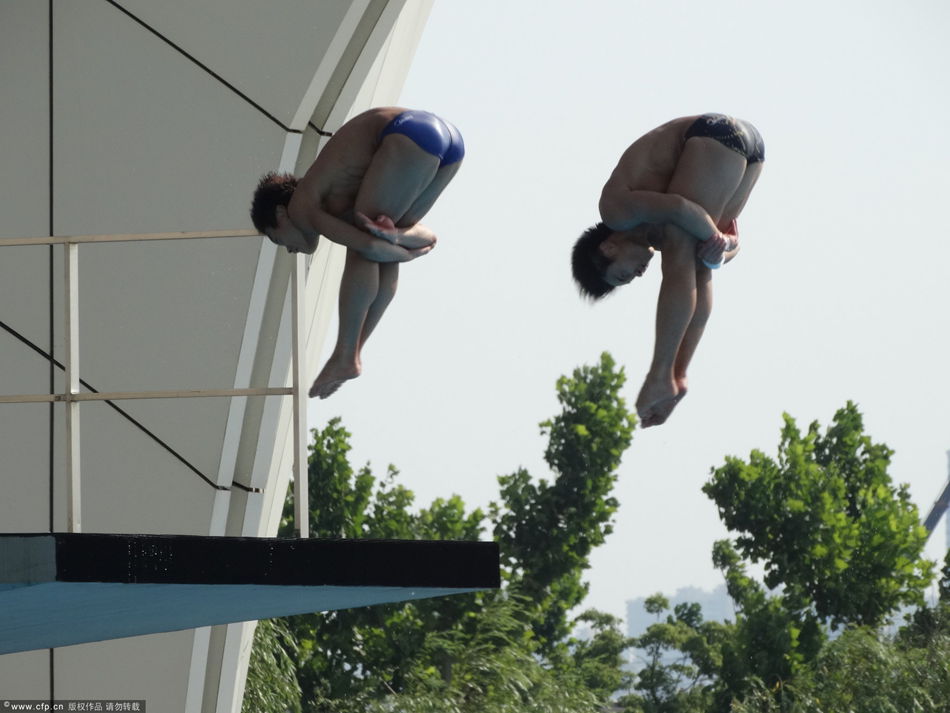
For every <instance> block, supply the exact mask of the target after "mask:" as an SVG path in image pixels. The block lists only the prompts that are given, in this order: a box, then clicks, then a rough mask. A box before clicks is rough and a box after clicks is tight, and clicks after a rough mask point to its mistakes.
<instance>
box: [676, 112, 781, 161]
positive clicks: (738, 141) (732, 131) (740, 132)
mask: <svg viewBox="0 0 950 713" xmlns="http://www.w3.org/2000/svg"><path fill="white" fill-rule="evenodd" d="M694 136H705V137H708V138H710V139H715V140H716V141H718V142H719V143H721V144H722V145H723V146H725V147H726V148H730V149H732V150H733V151H737V152H738V153H740V154H742V155H743V156H745V159H746V161H748V162H749V163H757V162H759V161H764V160H765V142H764V141H763V140H762V135H761V134H760V133H759V130H758V129H756V128H755V127H754V126H752V124H750V123H749V122H748V121H743V120H742V119H735V118H733V117H731V116H726V115H725V114H703V115H702V116H701V117H699V118H698V119H696V121H694V122H693V123H692V124H691V125H690V127H689V128H688V129H687V130H686V138H687V139H691V138H693V137H694Z"/></svg>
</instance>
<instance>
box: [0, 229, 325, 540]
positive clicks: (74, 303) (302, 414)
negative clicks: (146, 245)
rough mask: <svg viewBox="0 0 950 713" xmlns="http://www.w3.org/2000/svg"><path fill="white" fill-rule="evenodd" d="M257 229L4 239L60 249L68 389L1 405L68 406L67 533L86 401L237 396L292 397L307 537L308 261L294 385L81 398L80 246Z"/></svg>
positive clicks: (296, 288) (77, 528)
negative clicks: (305, 373) (305, 368)
mask: <svg viewBox="0 0 950 713" xmlns="http://www.w3.org/2000/svg"><path fill="white" fill-rule="evenodd" d="M255 235H259V233H258V232H257V231H254V230H209V231H199V232H177V233H117V234H111V235H57V236H51V237H31V238H3V239H0V247H4V246H10V245H62V246H63V249H64V264H65V269H64V273H65V298H66V299H65V329H66V332H65V336H66V362H65V365H64V366H65V372H66V389H65V391H64V392H63V393H59V394H17V395H0V403H52V402H64V403H65V404H66V489H67V509H66V524H67V529H68V531H69V532H81V531H82V507H81V506H82V497H81V493H82V488H81V473H80V460H79V455H80V438H79V435H80V412H79V407H80V404H81V403H82V402H83V401H120V400H124V399H189V398H208V397H233V396H292V397H293V430H294V464H293V476H294V524H295V529H296V530H297V533H298V536H299V537H307V535H308V532H309V529H310V527H309V522H308V518H309V509H308V500H309V498H308V495H307V478H306V471H307V441H306V434H307V400H306V398H304V397H303V396H302V393H301V390H302V389H303V388H304V387H305V383H306V382H305V381H304V378H303V365H304V363H305V358H304V357H305V353H304V351H305V347H306V344H305V340H304V338H303V333H304V329H305V324H306V322H305V319H304V317H305V309H306V303H305V300H304V284H305V276H306V263H305V260H306V257H305V256H304V255H302V254H298V255H296V256H294V268H293V270H292V271H291V280H290V290H291V310H292V325H291V329H292V350H291V368H292V371H293V380H292V386H291V387H290V388H287V387H256V388H245V389H191V390H169V391H111V392H98V393H81V392H80V383H79V246H80V245H81V244H84V243H120V242H122V243H124V242H146V241H156V240H203V239H211V238H233V237H251V236H255Z"/></svg>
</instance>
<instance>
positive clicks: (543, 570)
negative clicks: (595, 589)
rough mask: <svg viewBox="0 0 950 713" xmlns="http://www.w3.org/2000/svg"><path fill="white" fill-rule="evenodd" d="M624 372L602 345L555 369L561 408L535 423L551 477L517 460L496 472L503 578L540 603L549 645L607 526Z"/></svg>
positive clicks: (622, 418)
mask: <svg viewBox="0 0 950 713" xmlns="http://www.w3.org/2000/svg"><path fill="white" fill-rule="evenodd" d="M625 378H626V377H625V376H624V374H623V370H622V369H620V370H616V369H615V364H614V361H613V359H612V358H611V357H610V355H609V354H606V353H604V354H603V355H601V358H600V363H599V364H598V365H596V366H584V367H581V368H579V369H576V370H575V371H574V374H573V376H572V377H570V378H568V377H561V378H560V379H559V380H558V382H557V397H558V402H559V403H560V404H561V413H560V414H558V415H557V416H555V417H554V418H553V419H550V420H548V421H545V422H543V423H542V424H541V433H542V434H543V435H547V437H548V446H547V449H546V450H545V453H544V459H545V462H546V463H547V464H548V466H549V467H550V468H551V471H552V472H553V473H554V476H555V477H554V479H553V481H550V482H549V481H547V480H544V479H542V480H540V481H538V482H535V481H534V480H533V479H532V478H531V475H530V474H529V473H528V472H527V471H526V470H524V469H523V468H522V469H519V470H518V471H516V472H515V473H513V474H511V475H506V476H502V477H500V478H499V479H498V482H499V485H500V486H501V503H499V504H496V505H494V506H493V507H492V509H491V515H492V520H493V521H494V524H495V527H494V536H495V540H496V541H498V543H499V544H500V545H501V550H502V557H503V564H504V568H505V570H506V575H507V578H508V581H510V582H511V583H512V584H513V585H514V586H516V587H517V589H518V590H519V591H520V592H522V593H523V594H524V595H525V596H527V597H529V598H530V599H531V600H533V601H535V602H537V603H538V605H539V607H540V609H541V610H542V619H541V620H540V621H539V622H538V623H537V625H536V626H535V634H536V635H537V637H538V639H539V641H540V642H541V644H542V646H544V647H546V648H548V649H549V648H550V647H551V646H553V645H554V644H555V643H556V642H558V641H561V640H563V639H564V637H565V636H566V635H567V633H568V622H567V612H568V611H570V610H571V609H573V608H574V607H575V606H577V605H578V604H580V602H581V601H583V599H584V597H585V596H586V595H587V589H588V587H587V584H585V583H584V582H582V579H581V578H582V575H583V572H584V570H585V569H587V568H588V567H589V563H588V557H589V555H590V553H591V550H593V548H594V547H597V546H598V545H601V544H603V542H604V540H605V538H606V537H607V535H609V534H610V533H611V532H612V530H613V527H612V522H611V519H612V517H613V514H614V513H615V512H616V510H617V500H616V498H614V497H613V496H612V495H611V494H610V493H611V490H612V489H613V486H614V483H615V482H616V480H617V475H616V470H617V468H618V466H619V465H620V459H621V456H622V455H623V453H624V451H625V450H626V449H627V448H628V447H629V445H630V442H631V440H632V438H633V429H634V427H635V423H636V421H635V417H634V416H633V414H631V413H630V412H629V411H627V409H626V406H625V403H624V400H623V399H622V398H620V396H619V392H620V388H621V387H622V386H623V383H624V381H625Z"/></svg>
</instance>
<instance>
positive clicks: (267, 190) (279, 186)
mask: <svg viewBox="0 0 950 713" xmlns="http://www.w3.org/2000/svg"><path fill="white" fill-rule="evenodd" d="M295 188H297V177H296V176H294V175H293V174H292V173H275V172H274V171H271V172H270V173H265V174H264V175H263V176H262V177H261V180H260V182H259V183H258V184H257V188H256V189H255V190H254V199H253V200H252V201H251V221H252V222H253V223H254V227H255V228H257V229H258V230H259V231H260V232H262V233H263V232H264V231H265V230H267V229H268V228H274V227H276V226H277V206H279V205H282V206H284V207H286V206H287V204H288V203H290V199H291V197H293V195H294V189H295Z"/></svg>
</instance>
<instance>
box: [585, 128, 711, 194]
mask: <svg viewBox="0 0 950 713" xmlns="http://www.w3.org/2000/svg"><path fill="white" fill-rule="evenodd" d="M698 118H699V115H696V116H684V117H680V118H679V119H673V120H672V121H668V122H666V123H665V124H663V125H661V126H658V127H656V128H655V129H653V130H652V131H648V132H647V133H646V134H644V135H643V136H641V137H640V138H639V139H637V140H636V141H634V142H633V143H632V144H631V145H630V146H629V147H628V148H627V150H626V151H624V152H623V155H622V156H621V157H620V161H618V162H617V167H616V168H614V171H613V173H612V174H610V178H609V179H608V180H607V184H606V185H605V186H604V190H605V191H606V190H607V188H608V186H610V187H616V186H617V184H619V186H620V187H621V188H625V189H627V190H639V191H657V192H660V193H665V192H666V189H667V187H668V186H669V184H670V179H671V178H672V177H673V172H674V171H675V170H676V164H677V162H678V161H679V158H680V155H681V154H682V153H683V144H684V143H685V141H686V131H687V129H689V127H690V126H691V125H692V124H693V122H694V121H696V119H698Z"/></svg>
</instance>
